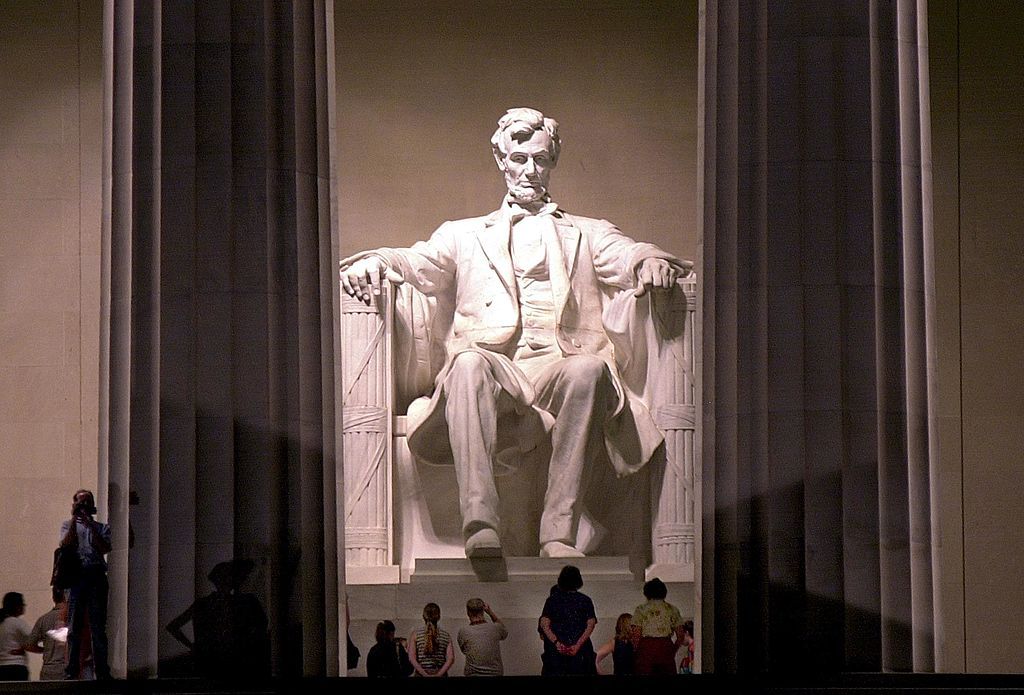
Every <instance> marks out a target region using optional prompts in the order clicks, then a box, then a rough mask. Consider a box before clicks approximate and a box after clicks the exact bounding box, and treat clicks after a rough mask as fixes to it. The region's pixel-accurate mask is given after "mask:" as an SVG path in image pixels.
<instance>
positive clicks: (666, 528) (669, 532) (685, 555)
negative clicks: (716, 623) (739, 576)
mask: <svg viewBox="0 0 1024 695" xmlns="http://www.w3.org/2000/svg"><path fill="white" fill-rule="evenodd" d="M680 289H681V290H682V292H681V293H680V292H675V293H674V294H676V297H675V298H673V300H672V301H669V302H662V305H661V306H659V305H658V304H659V302H658V301H657V300H655V301H654V304H655V308H654V311H653V312H652V313H653V314H654V317H653V318H654V321H655V324H656V326H660V330H662V331H664V332H665V333H666V335H667V336H670V337H668V338H667V340H666V341H665V345H666V346H667V347H668V350H663V351H662V352H661V354H660V355H659V361H660V362H661V364H660V366H659V370H658V371H659V374H660V378H659V379H658V380H657V382H658V383H660V384H663V386H664V389H665V392H664V393H662V394H660V395H659V397H658V398H657V399H656V402H657V405H655V407H654V413H653V415H654V422H655V424H657V425H658V428H659V429H660V430H661V431H662V432H663V433H664V435H665V459H664V461H656V462H654V466H655V469H654V470H652V476H651V481H652V486H651V517H652V518H651V536H652V537H651V566H650V568H649V569H648V575H649V576H651V577H654V576H657V577H659V578H661V579H662V580H663V581H693V580H694V562H695V553H696V548H695V541H696V526H695V524H696V520H697V517H696V513H697V509H698V507H697V496H696V494H695V489H696V488H695V480H694V471H695V470H696V466H695V460H696V459H695V456H696V451H697V450H696V448H695V437H696V431H697V413H696V405H695V397H696V392H695V391H696V389H695V387H696V384H695V380H694V319H695V316H696V309H697V288H696V282H694V281H693V280H692V279H691V280H687V281H686V282H682V283H680ZM679 294H682V296H683V299H682V300H680V299H679V298H678V295H679ZM659 469H660V470H659ZM659 481H660V484H659Z"/></svg>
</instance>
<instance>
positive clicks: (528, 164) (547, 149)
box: [500, 130, 555, 203]
mask: <svg viewBox="0 0 1024 695" xmlns="http://www.w3.org/2000/svg"><path fill="white" fill-rule="evenodd" d="M551 144H552V143H551V138H550V137H549V136H548V134H547V133H545V132H544V131H543V130H535V131H533V135H532V136H531V137H530V139H529V140H524V141H523V142H518V141H516V140H515V139H513V138H509V139H508V143H507V149H508V153H507V154H506V155H505V156H504V157H502V159H501V162H500V163H501V169H502V171H503V172H504V173H505V185H506V186H508V192H509V193H510V194H511V195H512V198H514V199H515V200H516V202H519V203H532V202H535V201H538V200H540V199H542V198H543V197H544V196H545V195H547V192H548V181H549V180H550V178H551V172H552V170H554V168H555V162H554V160H553V159H552V158H551V149H552V148H551Z"/></svg>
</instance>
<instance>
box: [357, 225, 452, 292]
mask: <svg viewBox="0 0 1024 695" xmlns="http://www.w3.org/2000/svg"><path fill="white" fill-rule="evenodd" d="M457 241H458V239H457V234H456V230H455V229H454V227H453V225H452V223H448V222H446V223H445V224H443V225H441V227H440V228H439V229H438V230H437V231H436V232H434V233H433V234H432V235H431V237H430V238H429V239H427V240H426V241H418V242H416V243H415V244H413V245H412V246H411V247H409V248H379V249H374V250H372V251H363V252H360V253H357V254H355V255H353V256H349V257H348V258H346V259H344V260H342V261H341V286H342V289H343V290H344V291H345V292H346V293H348V294H349V295H351V296H353V297H359V298H361V299H362V300H363V301H365V302H369V297H370V295H371V294H379V293H380V287H381V285H382V284H383V282H384V281H385V280H387V281H389V282H391V283H392V284H396V285H397V284H401V283H403V282H408V283H409V284H410V285H412V286H413V287H415V288H416V289H417V290H419V291H420V292H422V293H423V294H426V295H436V294H440V293H442V292H444V291H446V290H447V289H448V288H449V287H450V286H451V285H452V283H453V282H454V279H455V269H456V268H457V267H458V253H457V251H458V244H457Z"/></svg>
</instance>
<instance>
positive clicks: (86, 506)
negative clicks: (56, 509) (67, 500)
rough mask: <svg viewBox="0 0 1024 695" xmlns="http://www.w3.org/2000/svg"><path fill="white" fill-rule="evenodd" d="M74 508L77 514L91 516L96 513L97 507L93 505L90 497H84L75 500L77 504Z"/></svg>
mask: <svg viewBox="0 0 1024 695" xmlns="http://www.w3.org/2000/svg"><path fill="white" fill-rule="evenodd" d="M72 510H73V513H74V514H75V515H76V516H78V515H81V516H89V515H90V514H95V513H96V508H95V507H93V506H92V502H91V500H89V498H88V497H83V498H82V499H80V500H78V501H77V502H75V506H74V507H72Z"/></svg>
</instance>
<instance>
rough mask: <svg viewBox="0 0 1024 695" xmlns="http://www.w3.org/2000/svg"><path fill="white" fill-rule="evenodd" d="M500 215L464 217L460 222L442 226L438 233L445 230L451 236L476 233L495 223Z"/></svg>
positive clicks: (451, 221) (494, 213) (449, 221)
mask: <svg viewBox="0 0 1024 695" xmlns="http://www.w3.org/2000/svg"><path fill="white" fill-rule="evenodd" d="M497 216H498V213H497V212H492V213H490V214H488V215H480V216H478V217H464V218H462V219H459V220H448V221H446V222H444V223H442V224H441V226H440V227H438V228H437V231H441V230H444V231H445V232H446V233H449V234H456V235H458V234H468V233H470V232H475V231H477V230H479V229H483V228H484V227H485V226H487V224H488V223H491V222H493V221H494V220H495V219H497Z"/></svg>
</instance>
